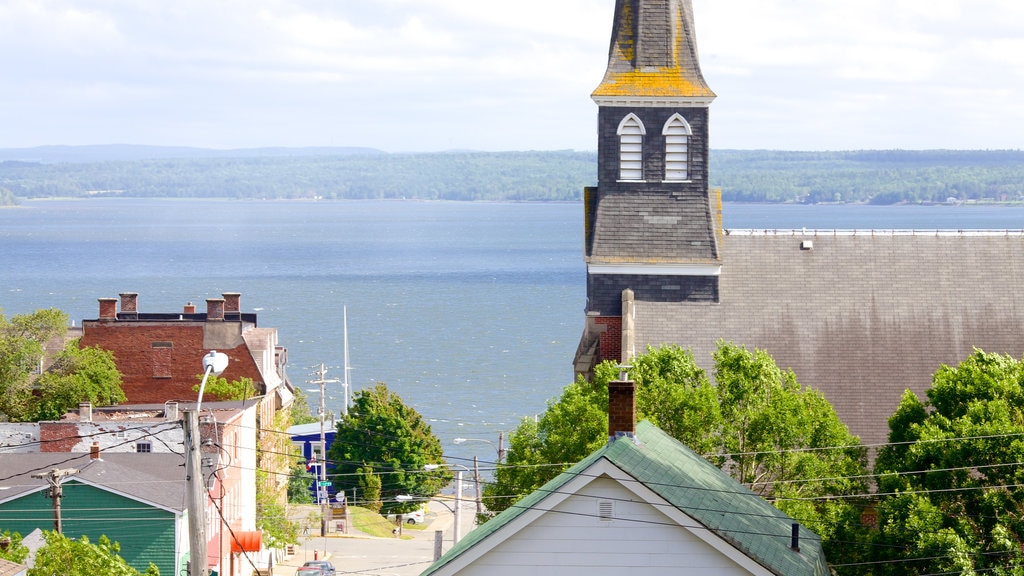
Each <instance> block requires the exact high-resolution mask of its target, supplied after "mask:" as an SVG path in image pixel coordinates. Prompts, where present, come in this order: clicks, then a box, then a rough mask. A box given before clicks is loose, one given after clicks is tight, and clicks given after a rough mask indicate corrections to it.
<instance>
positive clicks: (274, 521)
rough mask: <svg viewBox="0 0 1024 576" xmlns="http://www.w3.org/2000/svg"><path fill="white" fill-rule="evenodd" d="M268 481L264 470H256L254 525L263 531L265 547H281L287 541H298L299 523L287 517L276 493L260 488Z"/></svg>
mask: <svg viewBox="0 0 1024 576" xmlns="http://www.w3.org/2000/svg"><path fill="white" fill-rule="evenodd" d="M269 484H270V481H269V480H268V479H267V472H266V470H262V469H257V470H256V527H257V528H259V529H260V530H262V531H263V535H264V537H265V538H266V545H267V548H281V547H283V546H284V545H285V544H288V543H289V542H298V540H299V525H298V524H296V523H295V522H292V521H291V520H289V519H288V510H287V509H286V508H285V507H284V506H283V505H282V504H281V503H280V502H278V499H277V494H275V493H274V492H272V491H270V490H266V489H262V488H261V486H267V485H269Z"/></svg>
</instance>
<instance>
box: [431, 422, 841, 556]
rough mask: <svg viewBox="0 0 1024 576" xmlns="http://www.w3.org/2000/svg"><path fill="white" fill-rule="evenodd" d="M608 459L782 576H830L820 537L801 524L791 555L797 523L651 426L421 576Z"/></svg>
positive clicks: (611, 446)
mask: <svg viewBox="0 0 1024 576" xmlns="http://www.w3.org/2000/svg"><path fill="white" fill-rule="evenodd" d="M602 458H604V459H607V460H608V461H609V462H611V463H612V464H614V465H615V466H616V467H618V468H619V469H621V470H622V471H623V472H625V473H626V474H628V475H630V476H632V477H633V478H635V479H636V480H637V481H639V482H640V483H641V484H643V485H644V486H645V487H647V488H648V489H649V490H651V491H653V492H655V493H657V494H658V495H659V496H660V497H662V498H664V499H665V500H666V501H667V502H668V503H670V504H671V505H673V506H675V507H676V508H677V509H678V510H680V511H681V512H683V513H685V514H687V515H688V516H690V517H691V518H693V519H694V520H696V521H697V522H699V523H700V524H701V525H703V526H704V527H705V528H707V529H708V530H710V531H711V532H713V533H714V534H716V535H717V536H718V537H720V538H722V539H723V540H725V541H727V542H729V543H730V544H731V545H732V546H733V547H735V548H736V549H738V550H740V551H742V552H743V553H744V554H745V555H746V556H748V557H750V558H751V559H752V560H754V561H755V562H757V563H758V564H760V565H762V566H764V567H765V568H766V569H768V570H769V571H771V572H773V573H775V574H778V575H780V576H827V575H828V574H829V571H828V565H827V563H826V561H825V554H824V552H823V551H822V549H821V539H820V538H819V537H818V536H817V535H816V534H814V533H813V532H811V531H810V530H808V529H807V528H805V527H803V526H800V528H799V530H800V551H799V552H796V551H794V550H792V549H790V547H789V546H790V536H791V530H792V525H793V520H792V519H791V518H790V517H789V516H787V515H786V514H784V513H783V512H782V511H780V510H779V509H778V508H775V507H774V506H772V505H771V504H769V503H768V502H767V501H765V500H764V499H763V498H761V497H760V496H758V495H757V494H755V493H753V492H751V491H750V490H749V489H747V488H746V487H745V486H743V485H742V484H740V483H739V482H737V481H736V480H735V479H733V478H732V477H731V476H729V475H728V474H726V473H725V472H722V471H721V470H719V469H718V468H717V467H715V466H714V465H713V464H711V463H710V462H708V461H707V460H705V459H703V458H701V457H700V456H699V455H698V454H696V453H695V452H693V451H692V450H690V449H689V448H687V447H686V446H685V445H683V444H682V443H680V442H679V441H677V440H676V439H674V438H672V437H671V436H669V435H668V434H666V433H665V432H663V431H661V429H659V428H657V427H656V426H654V425H653V424H650V423H649V422H646V421H645V422H641V423H640V424H638V425H637V430H636V442H634V441H633V439H631V438H628V437H622V438H618V439H616V440H615V441H614V442H610V443H608V444H607V445H606V446H604V447H603V448H601V449H599V450H597V451H596V452H594V453H593V454H591V455H590V456H588V457H587V458H585V459H584V460H582V461H580V462H579V463H578V464H576V465H575V466H573V467H572V468H570V469H568V470H566V471H565V472H563V473H562V474H560V475H559V476H557V477H555V478H554V479H552V480H551V481H550V482H548V483H547V484H545V485H544V486H542V487H541V488H539V489H537V490H535V491H534V492H533V493H531V494H529V495H528V496H526V497H524V498H523V499H522V500H520V501H519V502H517V503H516V504H514V505H513V506H511V507H509V508H508V509H507V510H505V511H504V512H502V513H501V514H498V515H497V516H495V517H494V518H493V519H491V520H490V521H489V522H487V523H486V524H484V525H483V526H480V527H479V528H477V529H476V530H473V531H472V532H470V533H469V534H468V535H467V536H466V537H465V538H463V539H462V540H461V541H460V542H459V543H458V544H457V545H456V546H454V547H453V548H452V549H451V550H449V551H448V552H447V553H446V554H445V555H444V556H442V557H441V558H440V559H439V560H438V561H437V562H435V563H434V564H432V565H431V566H430V567H429V568H427V569H426V570H425V571H424V572H423V573H422V574H421V576H427V575H429V574H431V573H433V572H435V571H437V570H438V569H440V568H441V567H443V566H445V565H446V564H448V563H449V562H451V561H452V560H453V559H455V558H456V557H458V556H459V555H460V554H462V553H463V552H466V551H468V550H470V549H471V548H473V547H474V546H476V545H477V544H479V543H480V542H482V541H484V540H485V539H487V538H489V537H491V536H492V535H494V534H495V533H496V532H498V531H500V530H501V529H502V528H503V527H504V526H506V525H507V524H509V523H510V522H512V521H513V520H514V519H516V518H517V517H519V516H520V515H521V514H523V513H524V512H525V511H527V510H530V509H531V508H534V507H535V506H537V505H538V504H540V503H541V502H542V501H543V500H544V499H545V498H547V497H548V496H550V495H551V494H555V493H558V492H559V490H560V488H562V486H564V485H565V484H566V483H568V482H569V481H570V480H573V479H574V478H576V477H577V476H578V475H580V474H582V473H584V472H585V471H586V470H587V469H588V468H590V467H591V466H592V465H593V464H594V463H595V462H597V461H598V460H600V459H602Z"/></svg>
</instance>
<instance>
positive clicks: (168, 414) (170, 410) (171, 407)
mask: <svg viewBox="0 0 1024 576" xmlns="http://www.w3.org/2000/svg"><path fill="white" fill-rule="evenodd" d="M177 419H178V403H177V402H175V401H174V400H168V401H167V402H164V420H167V421H169V422H173V421H175V420H177Z"/></svg>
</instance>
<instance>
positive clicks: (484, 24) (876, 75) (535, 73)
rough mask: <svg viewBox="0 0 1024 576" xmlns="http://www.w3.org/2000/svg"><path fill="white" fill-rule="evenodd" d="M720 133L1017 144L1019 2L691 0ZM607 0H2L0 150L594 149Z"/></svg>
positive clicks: (797, 144) (1021, 110)
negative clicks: (92, 147)
mask: <svg viewBox="0 0 1024 576" xmlns="http://www.w3.org/2000/svg"><path fill="white" fill-rule="evenodd" d="M692 1H693V8H694V14H695V21H696V34H697V42H698V46H699V51H700V57H701V66H702V68H703V72H704V76H705V78H706V80H707V82H708V84H709V85H710V86H711V88H712V90H714V91H715V92H716V94H717V95H718V98H717V99H716V100H715V102H714V103H713V104H712V106H711V146H712V147H713V148H718V149H722V148H732V149H777V150H853V149H894V148H900V149H932V148H955V149H1021V148H1024V2H1021V1H1020V0H860V1H858V2H839V1H836V0H692ZM614 4H615V1H614V0H516V1H515V2H500V3H499V2H495V1H494V0H0V148H21V147H33V146H41V145H86V144H147V145H166V146H195V147H203V148H219V149H228V148H254V147H267V146H283V147H302V146H360V147H370V148H377V149H380V150H384V151H387V152H428V151H442V150H482V151H508V150H564V149H575V150H595V149H596V148H597V142H596V137H597V134H596V124H597V106H596V105H595V104H594V103H593V101H591V100H590V93H591V92H592V91H593V90H594V88H596V87H597V85H598V83H599V82H600V80H601V77H602V75H603V73H604V69H605V66H606V64H607V57H608V44H609V40H610V35H611V25H612V15H613V8H614Z"/></svg>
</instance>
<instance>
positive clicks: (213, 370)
mask: <svg viewBox="0 0 1024 576" xmlns="http://www.w3.org/2000/svg"><path fill="white" fill-rule="evenodd" d="M227 367H228V355H227V354H224V353H223V352H217V351H216V350H210V353H209V354H207V355H206V356H203V381H202V382H200V383H199V400H198V401H197V402H196V413H197V414H198V413H199V411H200V410H202V409H203V390H204V389H205V388H206V380H207V378H209V377H210V374H213V375H214V376H220V375H221V373H222V372H224V369H225V368H227Z"/></svg>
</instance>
